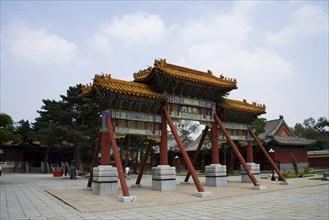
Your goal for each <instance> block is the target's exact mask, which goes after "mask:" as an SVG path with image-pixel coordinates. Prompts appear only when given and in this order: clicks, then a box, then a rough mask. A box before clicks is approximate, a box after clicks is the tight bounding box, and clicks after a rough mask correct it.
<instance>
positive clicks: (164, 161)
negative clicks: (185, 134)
mask: <svg viewBox="0 0 329 220" xmlns="http://www.w3.org/2000/svg"><path fill="white" fill-rule="evenodd" d="M163 108H165V109H167V105H164V106H163ZM160 165H168V138H167V120H166V117H165V115H162V118H161V142H160Z"/></svg>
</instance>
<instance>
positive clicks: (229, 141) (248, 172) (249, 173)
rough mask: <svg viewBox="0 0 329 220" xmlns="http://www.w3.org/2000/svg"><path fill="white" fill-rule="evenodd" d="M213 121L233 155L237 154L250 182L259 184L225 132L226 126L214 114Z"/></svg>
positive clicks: (255, 184)
mask: <svg viewBox="0 0 329 220" xmlns="http://www.w3.org/2000/svg"><path fill="white" fill-rule="evenodd" d="M214 118H215V121H216V122H217V124H218V125H219V127H220V129H221V130H222V132H223V133H224V135H225V137H226V140H227V142H228V143H229V144H230V145H231V147H232V149H233V151H234V153H235V155H236V156H237V158H238V159H239V160H240V162H241V164H242V166H243V167H244V169H245V170H246V172H247V174H248V176H249V178H250V180H251V181H252V183H253V184H254V186H259V183H258V181H257V179H256V178H255V176H254V175H253V174H252V172H251V170H250V168H249V166H248V165H247V163H246V161H245V160H244V159H243V157H242V155H241V153H240V152H239V150H238V148H237V147H236V145H235V144H234V142H233V140H232V138H231V136H230V135H229V133H228V132H227V130H226V128H225V127H224V125H223V123H222V122H221V121H220V119H219V117H218V116H217V115H214Z"/></svg>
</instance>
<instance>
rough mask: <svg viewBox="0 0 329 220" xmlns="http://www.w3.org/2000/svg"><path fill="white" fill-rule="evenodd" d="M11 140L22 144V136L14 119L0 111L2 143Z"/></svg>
mask: <svg viewBox="0 0 329 220" xmlns="http://www.w3.org/2000/svg"><path fill="white" fill-rule="evenodd" d="M9 141H13V142H15V143H17V144H20V143H22V136H21V135H20V134H19V133H17V131H16V129H15V127H14V122H13V119H12V118H11V117H10V116H9V115H7V114H5V113H0V145H2V144H4V143H7V142H9Z"/></svg>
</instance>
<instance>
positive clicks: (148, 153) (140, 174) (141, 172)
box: [136, 140, 153, 185]
mask: <svg viewBox="0 0 329 220" xmlns="http://www.w3.org/2000/svg"><path fill="white" fill-rule="evenodd" d="M152 143H153V142H152V141H151V140H149V143H148V146H147V149H146V152H145V155H144V158H143V163H142V166H141V169H140V171H139V173H138V177H137V180H136V185H139V184H140V183H141V180H142V176H143V173H144V168H145V164H146V162H147V158H148V156H149V155H150V153H151V149H152Z"/></svg>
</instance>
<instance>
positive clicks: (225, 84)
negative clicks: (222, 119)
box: [134, 59, 237, 89]
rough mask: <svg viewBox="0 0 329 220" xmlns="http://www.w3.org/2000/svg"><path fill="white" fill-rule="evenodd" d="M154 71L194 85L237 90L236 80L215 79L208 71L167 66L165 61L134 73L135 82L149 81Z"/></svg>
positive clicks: (162, 60)
mask: <svg viewBox="0 0 329 220" xmlns="http://www.w3.org/2000/svg"><path fill="white" fill-rule="evenodd" d="M155 69H158V70H160V71H161V72H162V73H163V74H165V75H167V76H170V77H172V78H176V79H181V80H186V81H190V82H194V83H199V84H206V85H211V86H216V87H220V88H226V89H236V88H237V82H236V79H231V78H227V77H224V76H222V75H221V76H220V77H216V76H214V75H213V73H212V72H211V71H210V70H208V72H202V71H198V70H193V69H189V68H186V67H182V66H177V65H173V64H169V63H166V60H165V59H160V60H155V61H154V67H153V68H151V67H149V68H148V69H146V70H143V71H140V72H138V73H135V74H134V79H135V81H136V82H145V81H147V79H149V78H150V77H151V76H152V75H153V74H154V70H155Z"/></svg>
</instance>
